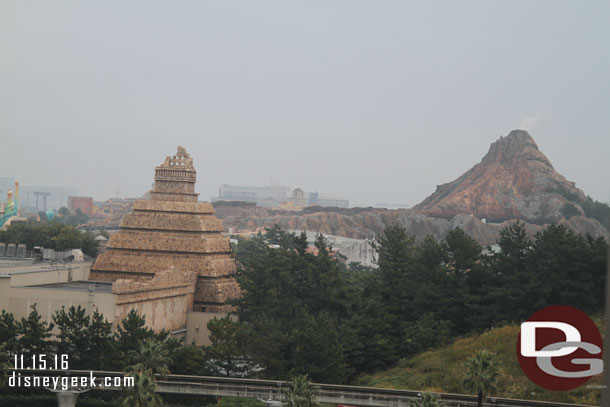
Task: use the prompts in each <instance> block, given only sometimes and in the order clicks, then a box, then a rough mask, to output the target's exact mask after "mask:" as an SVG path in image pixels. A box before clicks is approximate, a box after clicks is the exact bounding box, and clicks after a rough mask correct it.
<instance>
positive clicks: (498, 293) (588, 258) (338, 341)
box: [234, 223, 608, 383]
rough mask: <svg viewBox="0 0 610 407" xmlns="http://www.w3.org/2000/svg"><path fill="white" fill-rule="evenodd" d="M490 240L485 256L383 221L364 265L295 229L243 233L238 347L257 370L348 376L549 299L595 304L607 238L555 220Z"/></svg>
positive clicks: (468, 243)
mask: <svg viewBox="0 0 610 407" xmlns="http://www.w3.org/2000/svg"><path fill="white" fill-rule="evenodd" d="M498 245H499V247H500V250H499V251H498V252H492V253H486V254H484V253H483V247H481V246H480V245H479V244H478V243H477V242H476V241H475V240H474V239H472V238H471V237H470V236H468V235H467V234H466V233H465V232H464V231H463V230H461V229H454V230H452V231H450V232H449V234H448V235H447V236H446V238H445V239H444V240H442V241H437V240H435V239H433V238H432V237H428V238H426V239H424V240H423V241H421V242H416V240H415V238H414V237H413V236H410V235H409V234H408V232H407V231H406V230H405V229H404V228H402V227H400V226H392V227H389V228H388V229H386V230H385V232H384V233H383V235H382V236H380V237H379V238H378V240H377V243H375V250H376V253H377V264H378V268H375V269H373V268H368V267H363V266H361V265H357V264H352V265H350V266H347V267H346V266H344V265H342V264H341V263H340V262H339V261H337V260H336V259H335V258H334V257H333V255H332V248H331V247H330V246H329V244H328V242H327V241H326V239H325V238H324V237H323V236H322V235H319V236H318V238H317V240H316V242H315V246H316V248H317V249H318V254H317V255H313V254H311V253H309V252H308V251H307V250H306V249H307V239H306V237H305V235H304V234H301V235H296V234H294V233H287V232H285V231H282V230H281V229H280V228H279V227H274V228H270V229H269V230H268V232H267V234H266V235H259V236H257V237H255V238H253V239H250V240H241V241H240V242H239V244H238V245H237V247H236V255H237V259H238V261H239V265H240V267H239V272H238V280H239V283H240V285H241V287H242V290H243V296H242V297H241V298H239V299H237V300H236V301H235V302H234V304H235V305H236V307H237V311H236V314H237V316H238V317H239V324H240V325H241V327H242V329H243V331H244V332H245V334H244V335H245V337H247V338H248V340H247V341H246V342H245V343H244V346H243V348H242V349H241V353H242V354H243V355H248V357H250V358H251V359H252V360H253V362H254V363H257V364H259V365H260V366H263V367H264V371H263V372H261V374H263V375H264V376H265V377H269V378H277V379H284V378H286V377H290V376H292V375H295V374H309V377H310V378H311V379H312V380H314V381H318V382H327V383H345V382H349V381H350V380H352V379H353V378H354V377H355V376H357V375H359V374H361V373H364V372H371V371H375V370H379V369H383V368H387V367H389V366H391V365H393V364H395V363H397V362H398V361H399V360H400V359H402V358H408V357H410V356H412V355H414V354H416V353H418V352H421V351H424V350H426V349H429V348H434V347H437V346H440V345H443V344H445V343H447V342H449V341H452V340H453V339H455V338H456V337H459V336H462V335H466V334H471V333H477V332H482V331H484V330H486V329H489V328H491V327H493V326H497V325H503V324H506V323H511V322H522V321H523V320H525V319H527V317H528V316H529V315H531V314H532V313H534V312H535V311H536V310H538V309H540V308H542V307H545V306H548V305H554V304H563V305H571V306H574V307H577V308H579V309H581V310H583V311H584V312H586V313H588V314H595V313H599V312H601V311H602V309H603V304H604V286H605V285H604V281H605V270H606V260H607V256H608V246H607V242H606V241H605V239H603V238H597V239H596V238H593V237H591V236H589V235H587V236H582V235H579V234H576V233H574V232H573V231H571V230H569V229H567V228H565V227H564V226H560V225H551V226H549V227H547V228H545V229H544V230H543V231H542V232H540V233H538V234H536V235H535V236H534V237H533V238H530V237H529V236H528V235H527V233H526V232H525V228H524V224H523V223H515V224H513V225H511V226H509V227H507V228H505V229H504V230H502V232H501V234H500V238H499V240H498ZM278 246H279V248H278Z"/></svg>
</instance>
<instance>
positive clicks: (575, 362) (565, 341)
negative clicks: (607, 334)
mask: <svg viewBox="0 0 610 407" xmlns="http://www.w3.org/2000/svg"><path fill="white" fill-rule="evenodd" d="M517 358H518V359H519V364H520V365H521V368H522V369H523V372H524V373H525V374H526V375H527V377H528V378H529V379H530V380H531V381H533V382H534V383H536V384H537V385H539V386H540V387H544V388H545V389H548V390H571V389H574V388H576V387H579V386H582V385H583V384H585V383H586V382H587V381H588V380H589V379H590V378H591V377H592V376H595V375H598V374H600V373H602V371H603V361H602V338H601V335H600V333H599V330H598V329H597V326H596V325H595V323H594V322H593V320H592V319H591V318H589V316H588V315H587V314H585V313H584V312H582V311H580V310H579V309H577V308H574V307H569V306H563V305H554V306H551V307H546V308H543V309H541V310H540V311H538V312H536V313H535V314H533V315H532V316H531V317H529V319H528V320H527V321H526V322H524V323H522V324H521V331H520V332H519V338H518V339H517Z"/></svg>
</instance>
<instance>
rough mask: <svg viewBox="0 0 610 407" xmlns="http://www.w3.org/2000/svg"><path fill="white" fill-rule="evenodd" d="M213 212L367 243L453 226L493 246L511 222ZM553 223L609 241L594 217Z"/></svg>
mask: <svg viewBox="0 0 610 407" xmlns="http://www.w3.org/2000/svg"><path fill="white" fill-rule="evenodd" d="M214 206H215V208H216V214H217V215H218V217H219V218H221V219H222V221H223V223H224V225H225V227H226V228H232V229H233V230H235V231H239V230H255V229H256V228H260V227H266V226H272V225H274V224H279V225H281V226H282V227H283V228H284V229H288V230H309V231H315V232H322V233H325V234H329V235H337V236H345V237H349V238H353V239H367V238H368V239H370V238H372V237H374V236H376V235H379V234H381V233H383V231H384V229H385V228H387V227H388V226H391V225H401V226H403V227H404V228H406V229H407V231H408V232H409V233H410V234H411V235H414V236H415V237H416V238H417V239H418V240H422V239H424V238H425V237H426V236H428V235H430V236H433V237H435V238H436V239H444V238H445V236H446V235H447V233H448V232H449V231H450V230H451V229H454V228H456V227H459V228H461V229H463V230H464V231H465V232H466V233H468V234H469V235H470V236H472V237H473V238H474V239H476V240H477V241H478V242H479V243H480V244H482V245H487V244H493V243H496V241H497V240H498V238H499V237H500V231H501V230H502V228H504V227H506V226H508V225H510V224H511V223H513V222H515V221H514V220H509V221H505V222H502V223H484V222H483V221H481V219H479V218H477V217H475V216H474V215H468V214H459V215H455V216H453V217H452V218H450V219H444V218H434V217H430V216H426V215H423V214H422V213H420V212H418V211H416V210H414V209H397V210H388V209H382V208H350V209H340V208H320V207H310V208H306V209H304V210H302V211H277V210H273V209H268V208H261V207H258V206H254V205H253V204H249V203H246V202H243V203H241V205H240V204H239V203H237V202H231V203H224V202H217V203H215V204H214ZM558 223H561V224H565V225H566V226H567V227H568V228H570V229H572V230H574V231H576V232H578V233H582V234H586V233H589V234H591V235H592V236H594V237H605V238H606V239H608V238H609V235H608V231H607V230H606V229H605V228H604V227H603V226H601V225H600V224H599V222H597V221H596V220H594V219H589V218H585V217H582V216H573V217H571V218H570V219H569V220H566V219H562V220H560V221H559V222H558ZM546 226H547V224H542V225H537V224H531V223H526V225H525V227H526V231H527V232H528V233H529V234H530V235H531V236H533V235H534V234H535V233H536V232H539V231H542V229H543V228H544V227H546Z"/></svg>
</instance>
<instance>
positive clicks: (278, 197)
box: [212, 184, 290, 207]
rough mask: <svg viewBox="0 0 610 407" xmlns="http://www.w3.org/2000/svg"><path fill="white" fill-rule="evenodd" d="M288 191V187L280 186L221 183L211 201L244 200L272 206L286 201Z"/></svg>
mask: <svg viewBox="0 0 610 407" xmlns="http://www.w3.org/2000/svg"><path fill="white" fill-rule="evenodd" d="M289 192H290V188H289V187H282V186H265V187H248V186H242V185H228V184H223V185H221V186H220V188H219V189H218V197H213V198H212V202H216V201H244V202H255V203H256V204H257V205H259V206H268V207H273V206H278V205H279V204H280V203H281V202H284V201H286V198H288V193H289Z"/></svg>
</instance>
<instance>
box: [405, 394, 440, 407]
mask: <svg viewBox="0 0 610 407" xmlns="http://www.w3.org/2000/svg"><path fill="white" fill-rule="evenodd" d="M444 405H445V403H443V402H441V401H440V397H439V395H438V394H432V393H423V394H422V395H421V399H419V400H412V401H410V402H409V407H443V406H444Z"/></svg>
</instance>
